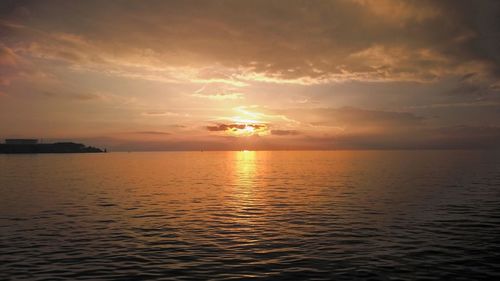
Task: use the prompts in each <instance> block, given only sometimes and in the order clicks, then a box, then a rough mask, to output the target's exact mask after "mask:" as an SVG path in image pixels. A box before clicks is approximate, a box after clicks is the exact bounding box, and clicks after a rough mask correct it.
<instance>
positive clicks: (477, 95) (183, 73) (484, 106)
mask: <svg viewBox="0 0 500 281" xmlns="http://www.w3.org/2000/svg"><path fill="white" fill-rule="evenodd" d="M499 19H500V1H494V0H492V1H487V0H478V1H460V0H442V1H426V0H418V1H398V0H337V1H315V0H311V1H295V0H282V1H273V0H256V1H255V0H252V1H240V0H227V1H215V0H214V1H190V0H186V1H151V0H144V1H88V0H85V1H83V0H81V1H78V0H76V1H43V0H41V1H23V0H3V1H1V2H0V138H41V139H43V140H45V141H61V140H72V141H80V142H84V143H85V144H89V145H96V146H100V147H105V148H107V149H109V150H115V151H120V150H243V149H246V150H288V149H290V150H291V149H319V150H321V149H462V148H466V149H469V148H472V149H476V148H478V149H492V148H500V51H499V50H500V20H499Z"/></svg>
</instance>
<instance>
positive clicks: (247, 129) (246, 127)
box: [226, 123, 269, 137]
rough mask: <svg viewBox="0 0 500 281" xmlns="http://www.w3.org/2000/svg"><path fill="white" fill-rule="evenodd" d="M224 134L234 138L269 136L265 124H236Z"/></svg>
mask: <svg viewBox="0 0 500 281" xmlns="http://www.w3.org/2000/svg"><path fill="white" fill-rule="evenodd" d="M226 133H227V134H229V135H230V136H234V137H250V136H256V135H257V136H264V135H267V134H269V129H268V126H267V124H254V123H251V124H245V123H243V124H242V123H237V124H234V125H233V126H231V127H230V128H228V129H227V130H226Z"/></svg>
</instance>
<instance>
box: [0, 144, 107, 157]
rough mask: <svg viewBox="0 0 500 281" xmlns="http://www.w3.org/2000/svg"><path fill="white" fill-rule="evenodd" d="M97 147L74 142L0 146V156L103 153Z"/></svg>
mask: <svg viewBox="0 0 500 281" xmlns="http://www.w3.org/2000/svg"><path fill="white" fill-rule="evenodd" d="M103 152H106V151H105V150H102V149H100V148H97V147H92V146H86V145H84V144H81V143H74V142H58V143H36V144H7V143H5V144H0V154H35V153H103Z"/></svg>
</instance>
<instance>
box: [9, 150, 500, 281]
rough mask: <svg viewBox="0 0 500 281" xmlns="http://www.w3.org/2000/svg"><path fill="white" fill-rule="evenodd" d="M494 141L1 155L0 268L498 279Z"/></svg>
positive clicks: (134, 274)
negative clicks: (457, 145) (426, 147)
mask: <svg viewBox="0 0 500 281" xmlns="http://www.w3.org/2000/svg"><path fill="white" fill-rule="evenodd" d="M498 260H500V153H498V152H488V151H479V152H478V151H476V152H473V151H404V152H403V151H390V152H389V151H386V152H376V151H374V152H348V151H346V152H165V153H108V154H74V155H0V280H80V279H89V280H104V279H109V280H141V279H144V280H155V279H164V280H191V279H199V280H208V279H211V280H238V279H268V280H279V279H290V280H303V279H309V280H353V279H356V280H364V279H373V280H378V279H379V280H393V279H396V280H397V279H399V280H401V279H405V280H414V279H440V280H452V279H453V280H478V279H489V280H499V279H498V278H500V265H499V263H498Z"/></svg>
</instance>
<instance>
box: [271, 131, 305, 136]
mask: <svg viewBox="0 0 500 281" xmlns="http://www.w3.org/2000/svg"><path fill="white" fill-rule="evenodd" d="M298 134H299V131H297V130H271V135H276V136H296V135H298Z"/></svg>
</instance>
